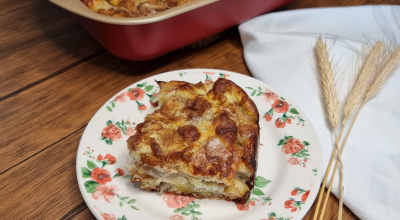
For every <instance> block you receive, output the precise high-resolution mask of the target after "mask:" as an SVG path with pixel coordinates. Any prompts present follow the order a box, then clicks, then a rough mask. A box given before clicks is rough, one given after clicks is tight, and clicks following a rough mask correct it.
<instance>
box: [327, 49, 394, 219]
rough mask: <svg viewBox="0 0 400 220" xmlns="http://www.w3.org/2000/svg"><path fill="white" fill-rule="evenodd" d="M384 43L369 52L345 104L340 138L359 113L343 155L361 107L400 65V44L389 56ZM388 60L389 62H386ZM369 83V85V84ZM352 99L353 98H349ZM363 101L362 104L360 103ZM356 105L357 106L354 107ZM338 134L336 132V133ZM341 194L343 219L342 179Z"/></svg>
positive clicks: (332, 178) (342, 148) (340, 210)
mask: <svg viewBox="0 0 400 220" xmlns="http://www.w3.org/2000/svg"><path fill="white" fill-rule="evenodd" d="M389 47H390V45H389ZM383 49H384V48H383V43H382V42H377V43H376V44H375V46H374V48H373V49H372V51H371V53H370V54H369V56H368V57H367V59H366V61H365V63H364V66H363V68H362V70H361V72H360V75H359V77H358V79H357V82H356V84H355V85H354V87H353V90H352V92H351V93H350V95H349V98H348V100H347V102H346V105H348V106H347V109H346V106H345V109H346V110H347V112H346V116H345V118H344V119H343V120H346V121H344V122H343V123H342V125H343V126H342V130H341V134H340V136H339V139H340V138H341V136H342V132H343V130H344V129H343V128H344V126H345V124H346V122H347V120H348V119H349V117H350V115H352V113H353V111H354V110H356V109H357V107H358V106H359V107H358V109H357V113H356V115H355V117H354V119H353V120H352V123H351V125H350V129H349V130H348V131H347V134H346V136H345V139H344V141H343V144H342V147H341V149H340V151H339V153H338V155H341V154H342V152H343V150H344V147H345V145H346V142H347V139H348V137H349V134H350V132H351V130H352V128H353V125H354V123H355V121H356V119H357V117H358V115H359V113H360V111H361V109H362V108H363V106H364V105H365V103H366V102H367V101H368V100H369V99H371V98H372V97H373V96H375V95H376V94H377V93H378V92H379V91H380V90H381V89H382V87H383V85H384V84H385V82H387V80H388V79H389V78H390V76H391V75H392V73H393V72H394V70H395V69H396V68H397V67H398V62H399V59H400V46H398V47H397V48H396V49H395V50H394V52H393V53H392V54H391V56H389V54H390V52H391V50H390V48H389V49H388V50H385V53H383V55H381V54H382V51H383ZM386 61H387V62H386ZM374 71H375V72H376V73H375V74H374V75H373V76H374V77H373V80H372V82H371V80H370V78H372V77H371V74H372V73H373V72H374ZM363 74H364V75H363ZM368 85H369V86H368ZM355 92H356V93H359V94H352V93H355ZM349 99H352V100H349ZM360 102H361V105H360V104H359V103H360ZM354 106H355V107H354ZM335 136H336V134H335ZM337 166H338V162H336V164H335V168H334V170H336V169H337ZM335 174H336V172H333V173H332V177H331V182H330V184H329V188H328V192H327V195H326V198H325V202H324V206H323V210H322V213H321V219H322V217H323V214H324V211H325V206H326V202H327V199H328V197H329V193H330V190H331V187H332V183H333V180H334V178H335ZM340 189H341V192H340V195H339V197H340V198H339V213H338V219H341V216H342V207H343V190H344V187H343V184H342V181H341V184H340Z"/></svg>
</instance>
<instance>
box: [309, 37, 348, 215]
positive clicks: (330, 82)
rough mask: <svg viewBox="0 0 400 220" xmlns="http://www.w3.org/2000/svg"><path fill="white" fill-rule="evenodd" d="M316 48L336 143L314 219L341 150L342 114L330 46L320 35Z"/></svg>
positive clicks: (327, 110) (327, 108) (323, 89)
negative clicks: (340, 127) (340, 121)
mask: <svg viewBox="0 0 400 220" xmlns="http://www.w3.org/2000/svg"><path fill="white" fill-rule="evenodd" d="M315 50H316V55H317V61H318V67H319V72H320V73H321V90H322V95H323V96H324V99H323V100H324V105H325V108H326V112H327V116H328V119H329V121H330V123H331V125H332V127H333V129H334V131H335V141H336V145H335V148H334V150H333V152H332V156H331V159H330V161H329V165H328V168H327V171H326V173H325V177H324V181H323V183H322V185H321V188H320V190H319V197H318V202H317V208H316V210H315V213H314V217H313V219H314V220H315V219H316V218H317V217H318V211H319V207H320V204H321V199H322V196H323V192H324V188H325V184H326V181H327V178H328V175H329V171H330V169H331V165H332V162H333V159H334V157H335V155H336V152H337V151H338V150H339V146H338V143H339V142H338V139H337V133H336V129H337V126H338V125H339V115H340V105H339V99H338V96H337V94H336V86H335V79H334V76H333V70H332V65H331V62H330V60H329V53H328V47H327V45H326V42H323V41H322V39H321V36H319V38H318V41H317V44H316V47H315ZM338 161H339V163H340V164H341V168H342V167H343V166H342V160H341V158H340V156H338Z"/></svg>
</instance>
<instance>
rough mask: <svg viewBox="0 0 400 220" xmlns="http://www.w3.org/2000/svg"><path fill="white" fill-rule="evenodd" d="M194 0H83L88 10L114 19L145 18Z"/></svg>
mask: <svg viewBox="0 0 400 220" xmlns="http://www.w3.org/2000/svg"><path fill="white" fill-rule="evenodd" d="M191 1H193V0H81V2H83V3H84V4H85V5H86V6H87V7H88V8H90V9H91V10H92V11H94V12H97V13H99V14H103V15H108V16H112V17H125V18H132V17H144V16H149V15H152V14H157V13H159V12H162V11H165V10H168V9H169V8H173V7H176V6H178V5H182V4H185V3H187V2H191Z"/></svg>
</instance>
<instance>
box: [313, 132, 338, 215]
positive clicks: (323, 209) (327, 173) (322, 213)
mask: <svg viewBox="0 0 400 220" xmlns="http://www.w3.org/2000/svg"><path fill="white" fill-rule="evenodd" d="M343 131H344V127H342V129H341V131H340V134H339V138H338V139H337V140H336V145H339V141H340V139H341V138H342V135H343ZM335 151H336V148H335V150H334V152H335ZM334 156H335V154H334V153H333V154H332V156H331V160H330V161H329V163H330V164H331V163H332V162H333V159H332V158H334ZM338 156H341V154H340V153H339V150H338ZM337 165H338V162H337V161H336V163H335V168H333V173H332V175H333V174H336V169H337ZM329 171H330V168H329V170H327V171H326V172H325V178H326V179H327V178H328V176H329ZM332 183H333V181H332V177H331V182H330V183H329V187H328V191H327V192H326V195H325V200H324V204H323V205H322V211H321V215H320V217H319V219H320V220H322V219H323V218H324V213H325V209H326V204H327V203H328V199H329V195H330V193H331V188H332ZM323 186H324V187H325V184H324V185H323Z"/></svg>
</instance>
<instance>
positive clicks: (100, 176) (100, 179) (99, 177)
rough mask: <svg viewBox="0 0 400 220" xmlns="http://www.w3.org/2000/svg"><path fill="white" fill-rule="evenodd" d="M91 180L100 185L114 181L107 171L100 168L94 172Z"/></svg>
mask: <svg viewBox="0 0 400 220" xmlns="http://www.w3.org/2000/svg"><path fill="white" fill-rule="evenodd" d="M91 178H92V180H94V181H96V182H97V183H98V184H99V185H105V184H106V183H108V182H111V181H112V178H111V173H110V172H109V171H108V170H106V169H101V168H98V167H96V168H95V169H93V170H92V174H91Z"/></svg>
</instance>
